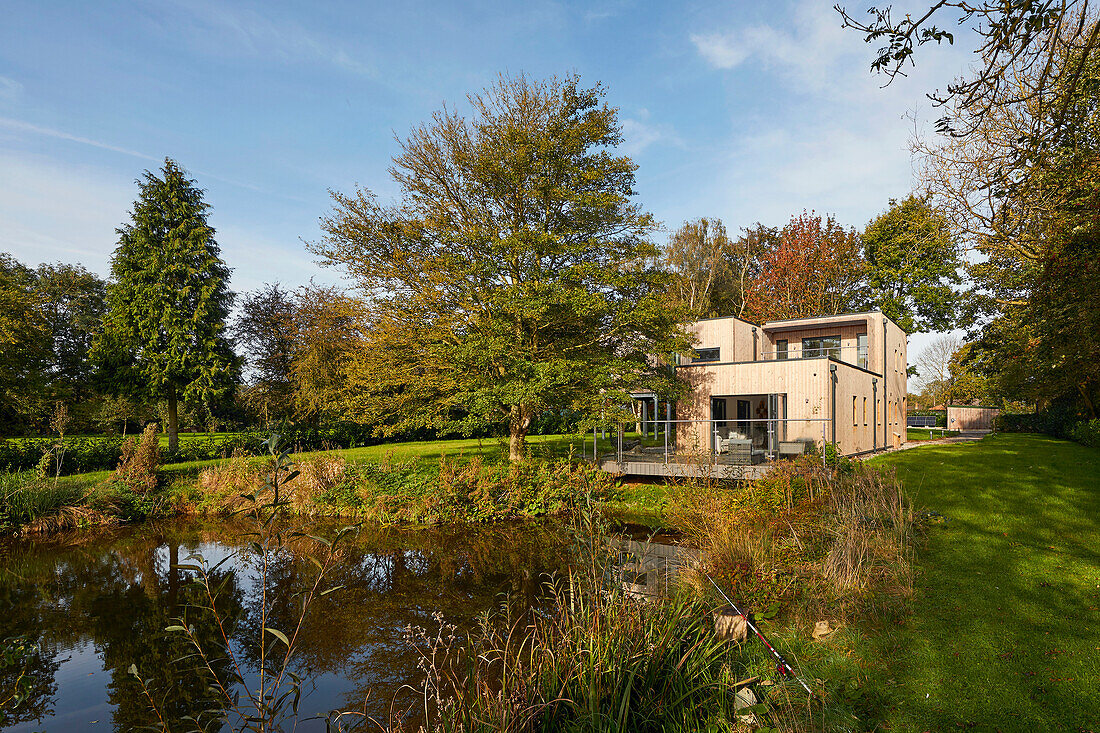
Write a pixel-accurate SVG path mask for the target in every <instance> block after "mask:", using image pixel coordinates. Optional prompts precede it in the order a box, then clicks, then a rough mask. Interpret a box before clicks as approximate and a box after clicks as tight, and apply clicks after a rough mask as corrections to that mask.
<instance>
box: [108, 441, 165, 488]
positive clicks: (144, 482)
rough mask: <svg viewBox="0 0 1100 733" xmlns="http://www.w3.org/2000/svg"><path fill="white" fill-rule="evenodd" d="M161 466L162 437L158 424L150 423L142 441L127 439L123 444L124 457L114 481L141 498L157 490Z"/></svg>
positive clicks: (121, 459) (120, 460)
mask: <svg viewBox="0 0 1100 733" xmlns="http://www.w3.org/2000/svg"><path fill="white" fill-rule="evenodd" d="M159 466H160V436H159V435H158V433H157V424H156V423H149V424H148V425H146V426H145V430H144V431H143V432H142V434H141V438H140V439H136V438H133V437H131V438H127V439H126V442H125V443H123V444H122V457H121V458H120V459H119V462H118V468H116V469H115V473H114V476H113V479H114V480H115V481H117V482H119V483H120V484H122V485H123V486H125V487H126V488H127V489H128V490H129V491H131V492H132V493H134V494H137V495H139V496H144V495H146V494H149V493H152V492H154V491H156V489H157V468H158V467H159Z"/></svg>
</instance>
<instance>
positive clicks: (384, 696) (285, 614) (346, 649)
mask: <svg viewBox="0 0 1100 733" xmlns="http://www.w3.org/2000/svg"><path fill="white" fill-rule="evenodd" d="M561 535H562V533H561V532H560V528H559V527H557V526H555V525H546V526H543V527H531V526H530V525H528V526H524V527H509V526H497V527H491V528H486V527H477V528H452V529H447V530H430V531H427V530H417V531H400V530H392V529H390V530H384V529H381V528H369V529H364V530H363V531H362V532H361V535H360V537H359V538H358V540H357V541H353V542H349V543H348V544H346V545H345V546H344V547H343V549H342V559H341V562H340V564H339V565H337V566H336V568H334V569H333V570H332V571H331V573H330V574H329V575H328V577H327V580H328V582H329V583H330V584H332V585H342V586H344V587H343V588H342V589H341V590H339V591H338V592H336V593H333V594H330V595H328V596H325V597H324V598H322V599H319V600H317V601H316V602H315V605H314V606H313V607H312V608H311V611H310V614H309V616H308V617H307V619H306V623H305V624H304V626H303V629H302V632H301V634H300V636H299V639H300V644H299V647H298V651H297V653H296V657H297V659H298V662H299V665H300V666H299V669H300V670H303V671H309V672H311V673H335V674H339V675H340V676H342V677H344V678H346V679H348V680H349V681H350V682H351V683H353V684H354V686H355V688H354V691H352V692H349V693H347V694H346V695H345V704H346V705H347V706H348V707H353V708H360V707H361V706H362V704H363V701H364V699H367V696H368V693H370V694H369V699H370V701H371V702H372V705H371V706H370V707H371V708H372V709H373V710H374V712H376V713H380V712H381V711H382V710H383V709H386V708H388V705H389V701H390V699H391V698H392V696H393V695H394V694H396V693H397V691H398V688H400V687H401V686H402V685H404V684H407V683H411V682H415V681H416V680H417V672H416V661H417V658H418V657H417V656H416V653H415V651H414V650H412V649H411V648H409V647H408V646H407V645H406V644H404V643H403V641H402V639H403V633H404V629H405V627H406V626H408V625H410V624H411V625H414V626H417V625H419V626H430V625H433V622H432V620H431V615H432V613H434V612H436V611H439V612H441V613H442V614H443V616H444V618H446V619H447V620H448V621H450V622H457V623H458V624H459V625H460V628H469V627H470V626H471V625H472V624H473V622H474V620H475V618H476V617H477V616H478V615H479V614H481V613H482V612H484V611H486V610H490V609H493V608H495V607H497V606H500V605H501V604H508V605H509V606H518V607H523V608H525V607H527V606H529V605H530V604H532V603H533V602H534V600H535V598H536V596H537V595H538V593H539V591H540V587H541V583H542V582H543V580H544V579H545V577H546V574H548V573H551V572H554V571H556V570H558V569H559V568H560V567H562V565H563V564H564V561H565V552H566V547H565V544H564V542H563V540H562V539H561ZM312 576H313V566H312V564H310V563H309V562H308V561H307V560H305V559H304V557H303V556H302V555H300V554H296V553H288V554H286V555H283V556H280V557H278V558H275V559H274V561H273V562H270V564H269V566H268V587H267V598H268V601H269V603H270V604H271V606H270V607H271V609H272V617H271V618H272V620H273V621H274V623H275V625H276V627H277V628H282V629H287V628H288V627H289V626H290V624H292V623H293V621H294V619H296V617H297V612H298V610H299V605H298V604H299V600H298V597H297V596H296V595H295V594H296V593H297V592H298V591H300V590H301V589H302V588H303V586H304V585H305V583H306V582H308V580H310V579H311V578H312ZM258 582H259V581H258V579H257V580H255V581H254V583H258ZM262 596H263V594H262V592H261V589H260V588H259V587H253V588H251V589H249V592H248V594H247V598H248V599H249V600H248V601H247V608H248V610H247V616H246V619H247V620H245V621H244V622H243V623H242V624H241V626H240V629H239V630H240V632H241V633H240V639H241V642H242V645H245V644H249V643H251V642H249V641H246V640H256V639H259V638H260V634H259V633H258V632H259V629H258V628H256V627H257V625H258V619H259V616H260V610H261V609H260V605H259V603H260V600H259V599H260V598H261V597H262ZM247 648H248V649H249V652H250V661H251V662H252V663H253V664H255V663H256V656H257V650H256V648H255V646H254V645H252V646H248V647H247Z"/></svg>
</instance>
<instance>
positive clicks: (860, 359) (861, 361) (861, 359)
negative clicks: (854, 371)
mask: <svg viewBox="0 0 1100 733" xmlns="http://www.w3.org/2000/svg"><path fill="white" fill-rule="evenodd" d="M856 364H857V365H859V366H861V367H863V368H864V369H866V368H867V334H865V333H861V334H859V335H858V336H856Z"/></svg>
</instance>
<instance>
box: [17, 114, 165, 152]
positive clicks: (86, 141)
mask: <svg viewBox="0 0 1100 733" xmlns="http://www.w3.org/2000/svg"><path fill="white" fill-rule="evenodd" d="M0 127H6V128H8V129H9V130H16V131H18V132H29V133H32V134H34V135H44V136H46V137H52V138H55V139H58V140H68V141H69V142H74V143H80V144H81V145H91V146H92V147H94V148H99V149H101V150H110V151H112V152H115V153H121V154H123V155H129V156H131V157H134V158H141V159H142V160H150V161H153V162H157V161H158V159H157V158H154V157H153V156H151V155H146V154H145V153H139V152H137V151H136V150H130V149H129V148H122V147H119V146H117V145H111V144H110V143H104V142H100V141H99V140H92V139H91V138H87V137H82V136H80V135H72V134H70V133H67V132H64V131H62V130H55V129H53V128H52V127H43V126H41V125H34V124H31V123H30V122H23V121H22V120H13V119H11V118H9V117H0Z"/></svg>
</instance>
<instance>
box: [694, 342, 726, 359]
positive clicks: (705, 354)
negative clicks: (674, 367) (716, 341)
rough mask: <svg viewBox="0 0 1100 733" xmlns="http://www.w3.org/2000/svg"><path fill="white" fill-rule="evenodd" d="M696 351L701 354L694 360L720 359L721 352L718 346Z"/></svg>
mask: <svg viewBox="0 0 1100 733" xmlns="http://www.w3.org/2000/svg"><path fill="white" fill-rule="evenodd" d="M695 352H696V353H697V354H699V355H698V356H697V357H695V359H693V361H718V358H719V354H720V353H721V351H720V349H719V348H718V347H717V346H715V347H714V348H713V349H696V350H695Z"/></svg>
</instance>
